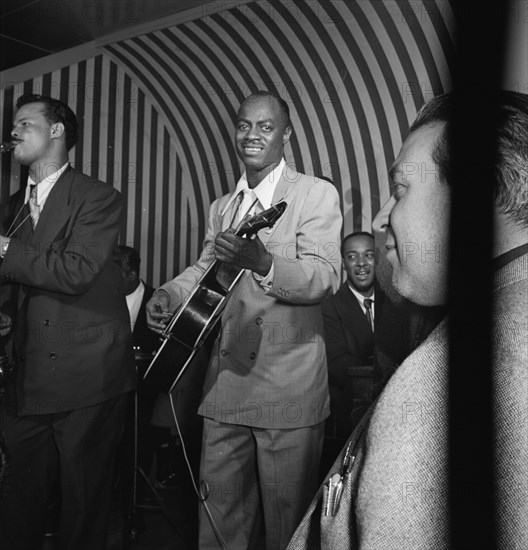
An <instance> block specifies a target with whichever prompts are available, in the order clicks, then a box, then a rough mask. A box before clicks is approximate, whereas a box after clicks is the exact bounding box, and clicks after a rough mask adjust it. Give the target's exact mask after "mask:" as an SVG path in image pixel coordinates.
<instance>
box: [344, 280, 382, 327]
mask: <svg viewBox="0 0 528 550" xmlns="http://www.w3.org/2000/svg"><path fill="white" fill-rule="evenodd" d="M348 288H349V289H350V290H351V291H352V294H353V295H354V296H355V297H356V299H357V301H358V302H359V305H360V306H361V310H362V311H363V313H364V314H365V316H366V315H367V308H366V307H365V304H364V303H363V300H364V299H365V298H368V299H369V300H372V306H371V308H370V312H371V315H372V321H375V320H376V313H375V304H376V297H375V295H374V292H373V293H372V296H363V294H360V293H359V292H358V291H357V290H356V289H355V288H353V287H352V285H351V284H350V283H348Z"/></svg>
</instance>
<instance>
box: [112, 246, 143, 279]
mask: <svg viewBox="0 0 528 550" xmlns="http://www.w3.org/2000/svg"><path fill="white" fill-rule="evenodd" d="M115 261H116V263H117V264H119V265H120V266H121V267H122V268H123V269H124V270H125V271H126V272H127V273H130V271H135V272H136V273H139V266H140V264H141V258H140V257H139V252H138V251H137V250H136V249H135V248H132V247H131V246H125V245H123V244H121V245H119V246H118V247H117V248H116V252H115Z"/></svg>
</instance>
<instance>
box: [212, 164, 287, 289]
mask: <svg viewBox="0 0 528 550" xmlns="http://www.w3.org/2000/svg"><path fill="white" fill-rule="evenodd" d="M285 166H286V161H285V160H284V158H283V159H281V161H280V162H279V164H278V165H277V166H276V167H275V168H274V169H273V170H272V171H271V172H270V173H269V174H268V175H267V176H266V177H265V178H264V179H263V180H262V181H261V182H260V183H259V184H258V185H257V186H256V187H254V188H253V192H254V193H255V195H256V197H257V199H258V201H257V202H256V203H255V204H253V206H252V207H251V208H250V209H249V210H248V211H247V212H246V213H245V214H243V215H242V217H245V216H246V215H248V214H249V215H253V214H254V213H255V212H256V210H257V208H258V207H260V209H261V210H267V209H268V208H270V207H271V201H272V200H273V194H274V193H275V189H276V188H277V183H279V180H280V178H281V176H282V172H283V170H284V167H285ZM246 189H249V185H248V182H247V178H246V173H245V172H244V173H243V174H242V176H241V178H240V179H239V180H238V183H237V186H236V188H235V192H234V193H233V195H232V197H231V198H230V199H229V201H228V202H227V204H226V205H225V208H224V209H223V210H222V215H224V214H225V213H226V212H227V210H228V208H229V207H230V206H231V204H232V203H233V201H235V200H236V198H237V197H238V195H239V193H240V192H241V191H245V190H246ZM273 273H274V269H273V263H272V264H271V268H270V270H269V271H268V273H267V275H266V276H265V277H262V276H260V275H259V274H258V273H253V277H254V278H255V280H257V281H258V283H259V284H260V286H261V287H262V288H263V289H264V290H265V291H266V292H269V291H270V289H271V286H272V285H273Z"/></svg>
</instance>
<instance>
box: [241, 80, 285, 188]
mask: <svg viewBox="0 0 528 550" xmlns="http://www.w3.org/2000/svg"><path fill="white" fill-rule="evenodd" d="M291 131H292V125H291V121H290V111H289V108H288V104H287V103H286V102H285V101H284V100H283V99H282V98H281V97H280V96H279V95H277V94H274V93H272V92H266V91H259V92H256V93H254V94H251V95H250V96H248V97H247V98H246V99H245V100H244V101H243V103H242V105H241V106H240V109H239V110H238V116H237V122H236V131H235V147H236V151H237V154H238V156H239V158H240V160H241V161H242V162H243V163H244V165H245V167H246V171H247V172H251V173H253V174H255V173H258V174H260V176H261V177H260V179H262V178H263V177H264V176H265V175H266V174H267V173H269V172H271V171H272V170H273V168H275V167H276V166H277V165H278V164H279V162H280V161H281V159H282V157H283V154H284V145H285V144H286V143H287V142H288V140H289V139H290V135H291Z"/></svg>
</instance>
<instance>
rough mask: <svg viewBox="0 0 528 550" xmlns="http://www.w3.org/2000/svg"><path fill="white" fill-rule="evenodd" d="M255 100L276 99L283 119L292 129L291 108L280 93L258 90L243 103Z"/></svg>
mask: <svg viewBox="0 0 528 550" xmlns="http://www.w3.org/2000/svg"><path fill="white" fill-rule="evenodd" d="M254 99H274V100H275V101H276V102H277V103H278V104H279V108H280V111H281V114H282V117H283V119H284V120H285V121H286V128H287V127H288V126H289V127H290V128H292V121H291V119H290V107H289V106H288V104H287V103H286V101H284V99H282V97H281V96H280V95H279V94H278V93H276V92H270V91H268V90H258V91H257V92H254V93H252V94H251V95H248V96H247V97H246V98H245V99H244V101H243V102H242V103H246V101H252V100H254Z"/></svg>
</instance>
